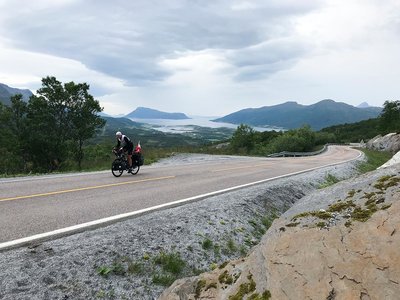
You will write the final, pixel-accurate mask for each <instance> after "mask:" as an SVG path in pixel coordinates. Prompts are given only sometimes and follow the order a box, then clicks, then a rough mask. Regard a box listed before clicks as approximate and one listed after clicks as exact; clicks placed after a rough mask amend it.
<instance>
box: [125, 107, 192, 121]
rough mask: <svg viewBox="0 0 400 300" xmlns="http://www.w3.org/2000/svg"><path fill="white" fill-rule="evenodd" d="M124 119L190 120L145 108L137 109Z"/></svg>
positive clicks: (179, 115)
mask: <svg viewBox="0 0 400 300" xmlns="http://www.w3.org/2000/svg"><path fill="white" fill-rule="evenodd" d="M125 118H132V119H169V120H184V119H190V118H189V117H188V116H186V115H185V114H183V113H168V112H163V111H159V110H155V109H151V108H146V107H138V108H137V109H135V110H134V111H132V112H131V113H129V114H127V115H126V116H125Z"/></svg>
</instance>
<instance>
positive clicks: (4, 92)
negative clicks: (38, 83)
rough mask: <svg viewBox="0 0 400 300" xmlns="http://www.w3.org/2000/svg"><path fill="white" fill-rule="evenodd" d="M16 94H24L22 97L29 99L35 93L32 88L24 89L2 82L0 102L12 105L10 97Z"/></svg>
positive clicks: (0, 84) (0, 85)
mask: <svg viewBox="0 0 400 300" xmlns="http://www.w3.org/2000/svg"><path fill="white" fill-rule="evenodd" d="M16 94H22V99H23V100H25V101H28V100H29V97H30V96H32V95H33V93H32V92H31V91H30V90H27V89H24V90H21V89H17V88H12V87H9V86H8V85H5V84H3V83H0V102H1V103H3V104H5V105H10V104H11V101H10V98H11V96H14V95H16Z"/></svg>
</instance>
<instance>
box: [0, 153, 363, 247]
mask: <svg viewBox="0 0 400 300" xmlns="http://www.w3.org/2000/svg"><path fill="white" fill-rule="evenodd" d="M358 156H359V151H357V150H354V149H351V148H349V147H344V146H331V147H329V149H328V151H326V152H325V153H323V154H321V155H318V156H313V157H302V158H248V157H243V158H232V159H221V160H216V161H213V162H203V163H188V164H183V165H172V166H144V167H142V169H141V170H140V172H139V173H138V174H137V175H130V174H127V173H124V175H122V176H121V177H119V178H115V177H114V176H112V174H111V172H110V171H106V172H92V173H79V174H66V175H49V176H40V177H39V176H35V177H24V178H15V179H1V180H0V245H1V243H3V244H4V243H5V242H9V241H12V240H17V239H21V238H26V237H30V236H33V235H38V234H42V233H46V232H50V231H54V230H58V229H62V228H65V227H70V226H74V225H77V224H82V223H87V222H91V221H94V220H99V219H103V218H107V217H110V216H117V215H121V214H126V213H131V212H136V211H138V210H143V209H147V208H151V207H154V206H159V205H163V204H166V203H170V202H174V201H177V200H181V199H187V198H191V197H195V196H199V195H204V194H207V193H212V192H215V191H220V190H224V189H229V188H232V187H236V186H240V185H244V184H249V183H253V182H257V181H261V180H268V179H270V178H275V177H277V176H283V175H287V174H292V173H296V172H302V171H305V170H310V169H313V168H318V167H322V166H326V165H331V164H337V163H341V162H345V161H348V160H352V159H355V158H356V157H358Z"/></svg>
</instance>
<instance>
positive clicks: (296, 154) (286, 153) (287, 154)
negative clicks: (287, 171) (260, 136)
mask: <svg viewBox="0 0 400 300" xmlns="http://www.w3.org/2000/svg"><path fill="white" fill-rule="evenodd" d="M331 145H339V146H345V145H349V144H326V145H324V147H323V148H322V149H321V150H318V151H314V152H289V151H282V152H278V153H272V154H270V155H267V157H301V156H313V155H318V154H321V153H324V152H325V151H326V150H327V149H328V146H331Z"/></svg>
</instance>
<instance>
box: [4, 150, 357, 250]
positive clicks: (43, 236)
mask: <svg viewBox="0 0 400 300" xmlns="http://www.w3.org/2000/svg"><path fill="white" fill-rule="evenodd" d="M357 151H358V150H357ZM358 152H359V154H358V156H357V157H356V158H352V159H349V160H346V161H342V162H339V163H332V164H328V165H324V166H320V167H315V168H311V169H307V170H303V171H298V172H293V173H289V174H285V175H280V176H276V177H272V178H268V179H263V180H259V181H255V182H250V183H246V184H242V185H237V186H233V187H230V188H226V189H223V190H219V191H214V192H210V193H206V194H202V195H198V196H193V197H190V198H185V199H181V200H177V201H174V202H169V203H165V204H161V205H157V206H152V207H149V208H145V209H141V210H137V211H134V212H130V213H125V214H120V215H115V216H112V217H107V218H103V219H99V220H95V221H91V222H87V223H82V224H78V225H74V226H70V227H65V228H61V229H57V230H54V231H49V232H45V233H40V234H36V235H32V236H29V237H25V238H21V239H17V240H12V241H9V242H4V243H0V251H2V250H7V249H11V248H16V247H20V246H24V245H29V244H32V243H34V242H40V241H45V240H50V239H55V238H57V237H62V236H66V235H71V234H74V233H78V232H83V231H85V230H89V229H95V228H98V227H101V226H105V225H107V224H112V223H116V222H117V221H121V220H124V219H128V218H131V217H134V216H136V217H138V216H141V215H144V214H147V213H150V212H155V211H159V210H162V209H166V208H173V207H177V206H180V205H182V204H184V203H185V204H187V203H191V202H195V201H198V200H200V199H204V198H208V197H211V196H216V195H219V194H224V193H226V192H230V191H234V190H238V189H242V188H245V187H249V186H252V185H257V184H260V183H264V182H268V181H272V180H276V179H280V178H285V177H290V176H294V175H299V174H302V173H307V172H311V171H314V170H318V169H322V168H326V167H330V166H334V165H340V164H344V163H347V162H350V161H353V160H356V159H359V158H360V157H361V156H362V153H361V152H360V151H358Z"/></svg>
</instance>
